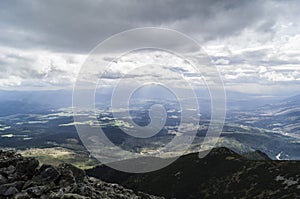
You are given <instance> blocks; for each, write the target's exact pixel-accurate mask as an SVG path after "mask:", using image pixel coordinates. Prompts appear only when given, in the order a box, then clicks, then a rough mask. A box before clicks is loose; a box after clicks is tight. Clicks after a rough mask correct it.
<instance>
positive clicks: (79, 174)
mask: <svg viewBox="0 0 300 199" xmlns="http://www.w3.org/2000/svg"><path fill="white" fill-rule="evenodd" d="M0 198H16V199H27V198H42V199H43V198H44V199H47V198H72V199H83V198H112V199H117V198H122V199H127V198H128V199H159V198H161V197H156V196H151V195H148V194H145V193H142V192H136V193H134V192H133V191H132V190H129V189H125V188H124V187H122V186H120V185H118V184H111V183H106V182H103V181H101V180H98V179H96V178H93V177H87V176H86V175H85V172H84V171H83V170H80V169H78V168H76V167H74V166H72V165H71V164H61V165H59V166H57V167H55V166H51V165H40V164H39V162H38V161H37V160H36V159H34V158H26V157H22V156H21V155H20V154H16V153H15V152H14V151H0Z"/></svg>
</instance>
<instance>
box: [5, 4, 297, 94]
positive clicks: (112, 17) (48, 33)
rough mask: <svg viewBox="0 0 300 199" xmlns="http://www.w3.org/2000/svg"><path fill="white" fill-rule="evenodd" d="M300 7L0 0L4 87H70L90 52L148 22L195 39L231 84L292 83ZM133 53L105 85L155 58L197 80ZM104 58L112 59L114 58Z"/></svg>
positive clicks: (181, 65) (179, 67)
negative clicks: (99, 45)
mask: <svg viewBox="0 0 300 199" xmlns="http://www.w3.org/2000/svg"><path fill="white" fill-rule="evenodd" d="M299 8H300V3H299V2H298V1H276V0H274V1H259V0H253V1H239V0H228V1H225V0H211V1H210V0H207V1H206V0H204V1H198V0H191V1H189V2H184V1H180V0H172V1H159V0H154V1H135V0H133V1H131V0H112V1H103V0H100V1H92V0H86V1H81V0H73V1H58V0H53V1H38V0H29V1H26V2H23V1H17V0H12V1H2V2H1V3H0V9H1V11H0V18H1V20H0V28H1V31H0V43H1V47H0V70H1V73H0V87H1V88H4V89H14V88H20V89H22V88H25V87H26V88H27V87H28V88H38V89H39V88H44V89H49V88H53V87H54V88H70V87H71V86H72V83H73V82H74V81H75V79H76V74H77V72H78V71H79V69H80V67H81V64H82V63H83V61H84V59H85V58H86V56H87V55H88V52H90V50H91V49H93V48H94V47H95V46H96V45H97V44H99V42H101V41H103V40H104V39H106V38H108V37H109V36H111V35H113V34H116V33H119V32H121V31H124V30H127V29H131V28H138V27H145V26H157V27H165V28H171V29H175V30H178V31H181V32H183V33H185V34H187V35H188V36H191V37H192V38H195V39H196V40H197V41H198V42H199V43H200V44H201V45H202V46H203V47H204V49H205V50H206V51H207V53H208V55H209V56H210V57H211V59H212V63H213V64H215V65H216V66H217V67H218V68H219V70H220V72H221V75H222V77H223V80H224V82H225V84H226V85H228V86H230V88H233V89H236V88H237V87H242V85H246V86H247V85H257V84H260V85H263V86H261V87H259V88H261V89H255V88H254V87H253V89H252V91H253V92H254V91H259V92H262V90H263V89H265V90H271V89H269V88H268V89H267V87H266V86H270V87H276V86H278V83H282V84H285V85H290V86H291V87H292V86H294V87H295V86H298V84H299V81H300V76H299V74H300V69H299V63H300V58H299V57H300V51H299V49H300V34H299V32H300V23H299V21H300V15H299V14H298V12H299ZM135 39H138V38H135ZM153 39H155V40H157V41H158V42H165V41H166V38H153ZM126 42H127V43H132V41H131V40H125V42H124V46H126V45H127V43H126ZM178 46H180V47H181V48H184V47H186V46H185V45H184V44H182V43H180V45H178ZM108 50H109V49H108ZM108 54H109V53H108ZM135 56H136V57H126V56H125V57H122V58H121V60H120V62H118V63H117V62H115V64H119V65H122V66H123V67H121V66H118V67H114V69H113V70H112V71H108V72H107V73H106V74H105V76H103V78H104V79H106V82H107V84H111V83H112V81H113V80H114V79H118V78H119V77H120V76H121V75H124V73H125V72H126V70H127V69H126V67H125V66H135V65H137V64H141V63H146V62H151V61H160V63H164V64H166V65H170V64H174V68H173V72H177V73H183V74H184V75H185V76H186V77H190V79H193V78H195V80H194V81H195V82H197V81H198V80H197V77H198V76H199V74H197V73H195V72H194V71H189V70H187V69H186V68H185V66H184V64H185V63H182V62H180V61H179V60H176V59H175V60H174V58H172V59H171V58H166V57H165V55H164V56H162V55H160V54H156V55H155V56H156V57H155V56H154V57H151V56H150V58H149V57H139V55H135ZM105 59H106V60H105V61H107V62H110V61H112V60H113V59H114V57H109V56H107V57H106V58H105ZM161 60H163V62H162V61H161ZM129 68H130V67H129ZM128 78H143V77H142V75H141V74H132V75H129V76H128ZM209 78H210V77H208V79H209ZM249 90H250V89H249ZM244 91H245V92H247V90H245V89H244Z"/></svg>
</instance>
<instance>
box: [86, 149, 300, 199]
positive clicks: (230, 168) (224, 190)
mask: <svg viewBox="0 0 300 199" xmlns="http://www.w3.org/2000/svg"><path fill="white" fill-rule="evenodd" d="M129 161H130V160H129ZM299 168H300V161H274V160H270V159H269V158H268V156H267V155H266V154H264V153H262V152H260V151H255V152H252V153H247V154H245V155H240V154H237V153H235V152H234V151H231V150H229V149H227V148H224V147H221V148H215V149H213V150H212V151H211V152H210V153H209V154H208V155H207V156H206V157H204V158H202V159H199V157H198V154H197V153H193V154H188V155H185V156H182V157H180V158H179V159H178V160H176V161H175V162H174V163H172V164H171V165H169V166H168V167H166V168H163V169H161V170H158V171H155V172H150V173H142V174H129V173H124V172H120V171H116V170H114V169H111V168H109V167H107V166H105V165H101V166H98V167H96V168H94V169H90V170H87V174H88V175H90V176H94V177H97V178H100V179H102V180H105V181H109V182H116V183H119V184H121V185H123V186H125V187H128V188H131V189H134V190H140V191H144V192H148V193H150V194H154V195H161V196H164V197H166V198H177V199H192V198H195V199H199V198H214V199H215V198H297V197H299V194H300V175H299Z"/></svg>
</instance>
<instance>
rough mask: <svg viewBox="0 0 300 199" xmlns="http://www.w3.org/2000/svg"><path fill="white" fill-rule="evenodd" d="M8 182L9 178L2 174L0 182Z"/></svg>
mask: <svg viewBox="0 0 300 199" xmlns="http://www.w3.org/2000/svg"><path fill="white" fill-rule="evenodd" d="M5 183H7V178H6V177H4V176H3V175H1V174H0V184H5Z"/></svg>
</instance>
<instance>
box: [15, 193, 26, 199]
mask: <svg viewBox="0 0 300 199" xmlns="http://www.w3.org/2000/svg"><path fill="white" fill-rule="evenodd" d="M14 199H30V196H29V194H28V193H27V192H19V193H17V194H16V195H15V196H14Z"/></svg>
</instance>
